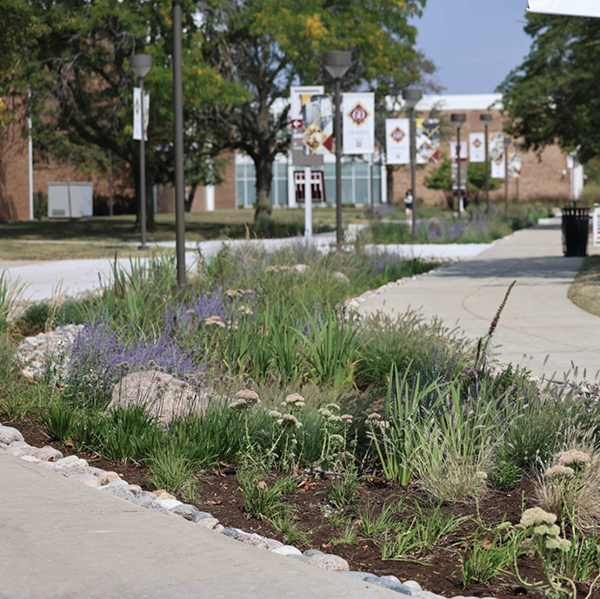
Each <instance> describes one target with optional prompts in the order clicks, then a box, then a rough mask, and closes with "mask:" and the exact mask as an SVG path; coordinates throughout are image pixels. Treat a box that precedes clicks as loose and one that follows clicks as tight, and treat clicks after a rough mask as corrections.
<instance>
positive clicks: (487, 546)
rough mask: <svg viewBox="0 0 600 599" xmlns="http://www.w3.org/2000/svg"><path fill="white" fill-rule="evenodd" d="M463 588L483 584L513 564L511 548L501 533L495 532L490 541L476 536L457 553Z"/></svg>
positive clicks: (508, 541) (484, 537) (485, 537)
mask: <svg viewBox="0 0 600 599" xmlns="http://www.w3.org/2000/svg"><path fill="white" fill-rule="evenodd" d="M459 556H460V567H461V575H462V583H463V587H468V586H469V585H470V584H473V583H485V582H487V581H489V580H490V579H491V578H493V577H494V576H496V575H497V574H498V573H499V572H500V571H501V570H503V569H504V570H505V569H506V568H509V567H510V566H511V564H512V562H513V547H512V544H511V543H510V539H509V540H507V539H506V535H505V534H504V533H503V532H502V531H496V533H495V534H494V536H493V538H492V539H489V538H488V537H487V535H486V536H481V535H476V536H475V538H474V539H472V540H470V541H469V542H468V546H467V547H466V548H465V550H464V551H462V552H459Z"/></svg>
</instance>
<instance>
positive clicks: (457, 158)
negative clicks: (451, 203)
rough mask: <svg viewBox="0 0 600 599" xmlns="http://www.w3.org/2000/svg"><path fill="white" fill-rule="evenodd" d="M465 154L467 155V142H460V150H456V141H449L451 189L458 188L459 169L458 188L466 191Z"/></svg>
mask: <svg viewBox="0 0 600 599" xmlns="http://www.w3.org/2000/svg"><path fill="white" fill-rule="evenodd" d="M467 155H468V144H467V142H466V141H461V142H460V152H459V151H458V142H456V141H451V142H450V163H451V165H450V166H451V171H450V172H451V177H452V190H453V191H456V190H457V189H458V174H459V169H460V189H461V191H464V192H466V191H467Z"/></svg>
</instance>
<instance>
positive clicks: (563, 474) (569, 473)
mask: <svg viewBox="0 0 600 599" xmlns="http://www.w3.org/2000/svg"><path fill="white" fill-rule="evenodd" d="M573 476H575V470H573V468H570V467H569V466H563V465H562V464H557V465H556V466H552V467H551V468H548V470H546V472H544V477H545V478H548V479H551V478H572V477H573Z"/></svg>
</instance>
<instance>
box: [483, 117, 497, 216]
mask: <svg viewBox="0 0 600 599" xmlns="http://www.w3.org/2000/svg"><path fill="white" fill-rule="evenodd" d="M493 118H494V117H493V116H492V115H491V114H490V113H489V112H486V113H484V114H480V115H479V120H480V121H481V122H482V123H483V129H484V134H483V135H484V143H485V211H486V213H489V211H490V136H489V124H490V122H491V121H492V119H493Z"/></svg>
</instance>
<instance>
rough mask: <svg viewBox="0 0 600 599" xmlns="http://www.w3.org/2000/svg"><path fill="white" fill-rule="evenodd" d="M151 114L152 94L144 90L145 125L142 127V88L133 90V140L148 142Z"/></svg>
mask: <svg viewBox="0 0 600 599" xmlns="http://www.w3.org/2000/svg"><path fill="white" fill-rule="evenodd" d="M149 113H150V94H149V93H148V92H147V91H146V90H144V124H143V126H142V88H141V87H134V88H133V139H137V140H138V141H141V140H142V128H143V129H144V141H148V115H149Z"/></svg>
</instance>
